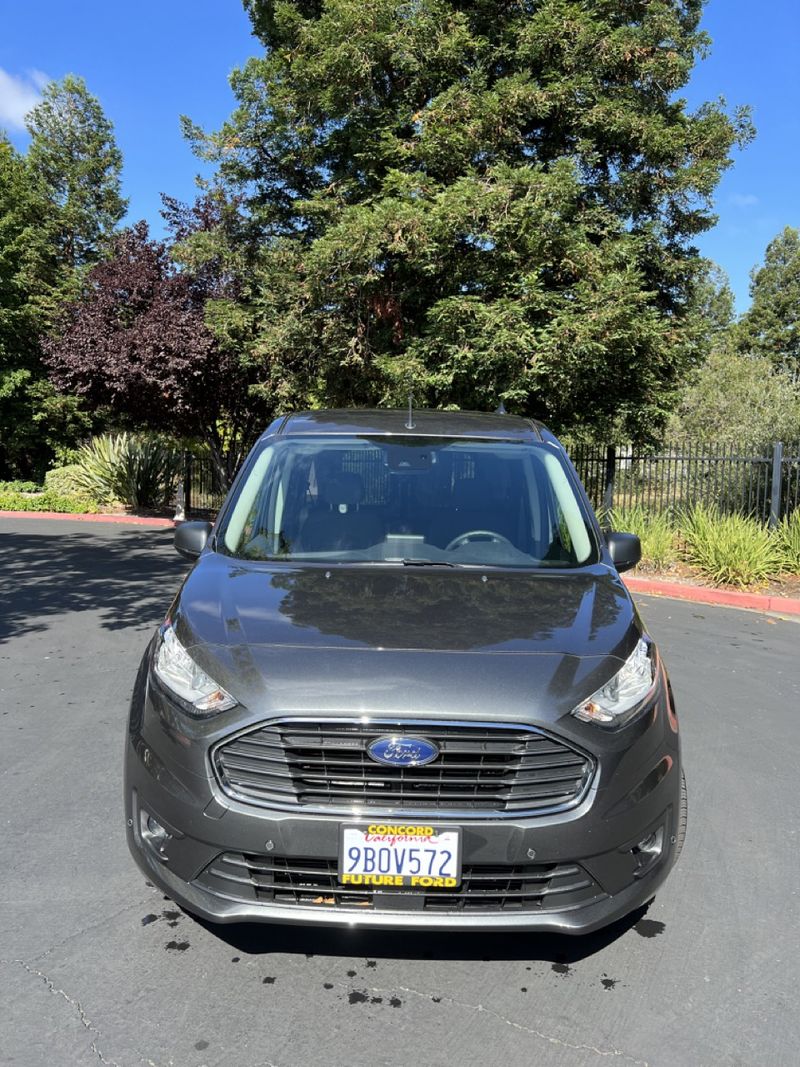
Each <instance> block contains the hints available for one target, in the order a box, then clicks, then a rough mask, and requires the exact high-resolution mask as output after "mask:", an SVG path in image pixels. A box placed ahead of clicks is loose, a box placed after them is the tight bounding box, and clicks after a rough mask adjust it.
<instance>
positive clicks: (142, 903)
mask: <svg viewBox="0 0 800 1067" xmlns="http://www.w3.org/2000/svg"><path fill="white" fill-rule="evenodd" d="M157 892H158V890H156V889H153V890H151V891H150V896H151V897H152V895H153V893H157ZM148 903H149V898H148V897H143V898H142V899H141V900H134V901H133V903H131V904H126V905H125V907H124V908H120V909H119V911H115V912H114V913H113V914H112V915H107V916H106V917H105V918H104V919H98V920H97V921H96V922H93V923H89V925H88V926H84V927H83V929H81V930H76V931H75V933H72V934H68V935H67V936H66V937H64V938H62V939H61V941H56V943H55V944H54V945H51V946H50V948H46V949H45V950H44V951H43V952H38V953H37V954H36V955H35V956H31V957H29V962H30V963H39V962H40V961H41V960H43V959H45V958H46V957H47V956H49V955H50V953H51V952H55V950H56V949H57V948H63V947H64V945H68V944H69V943H70V941H74V940H75V938H76V937H82V936H83V935H84V934H88V933H91V931H92V930H99V929H100V928H101V927H102V926H105V925H106V924H107V923H110V922H113V921H114V919H118V918H119V917H120V915H124V914H125V912H126V911H134V910H136V909H137V908H144V907H146V906H147V904H148ZM0 962H3V963H5V962H7V961H5V960H2V961H0ZM10 962H11V963H23V964H24V961H23V960H20V959H14V960H11V961H10Z"/></svg>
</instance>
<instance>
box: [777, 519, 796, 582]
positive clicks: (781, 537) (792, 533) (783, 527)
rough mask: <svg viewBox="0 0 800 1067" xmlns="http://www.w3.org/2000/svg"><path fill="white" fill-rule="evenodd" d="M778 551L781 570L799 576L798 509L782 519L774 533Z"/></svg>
mask: <svg viewBox="0 0 800 1067" xmlns="http://www.w3.org/2000/svg"><path fill="white" fill-rule="evenodd" d="M775 539H776V541H777V542H778V548H779V549H780V553H781V557H782V563H783V569H784V570H785V571H788V572H789V573H790V574H800V508H797V509H796V510H795V511H793V512H792V514H791V515H789V516H787V517H785V518H783V519H782V520H781V523H780V525H779V526H778V528H777V530H776V531H775Z"/></svg>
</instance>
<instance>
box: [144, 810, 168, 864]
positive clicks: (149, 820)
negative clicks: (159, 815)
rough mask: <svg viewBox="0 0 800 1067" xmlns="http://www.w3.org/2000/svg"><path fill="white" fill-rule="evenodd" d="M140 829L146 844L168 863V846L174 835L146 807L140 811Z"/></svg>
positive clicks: (162, 860) (160, 858)
mask: <svg viewBox="0 0 800 1067" xmlns="http://www.w3.org/2000/svg"><path fill="white" fill-rule="evenodd" d="M139 829H140V832H141V835H142V840H143V841H144V842H145V844H147V845H149V847H150V848H151V849H152V850H153V852H155V854H156V856H157V857H158V858H159V860H161V862H162V863H168V862H169V856H168V855H167V846H168V845H169V843H170V841H171V840H172V835H171V834H170V833H169V832H168V831H167V830H165V829H164V827H163V826H162V825H161V823H160V822H159V821H158V819H156V818H155V817H154V816H153V815H150V814H149V813H148V812H146V811H145V810H144V809H141V810H140V812H139Z"/></svg>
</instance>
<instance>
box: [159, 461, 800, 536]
mask: <svg viewBox="0 0 800 1067" xmlns="http://www.w3.org/2000/svg"><path fill="white" fill-rule="evenodd" d="M570 457H571V459H572V462H573V463H574V464H575V467H576V468H577V471H578V474H579V475H580V478H581V481H582V482H583V484H584V485H585V486H586V491H587V493H588V494H589V498H590V499H591V501H592V503H593V504H594V506H595V508H596V509H597V510H598V511H599V512H606V513H607V512H609V511H610V510H611V509H612V508H625V507H631V506H633V505H642V506H643V507H645V508H647V509H648V510H650V511H670V512H676V511H679V510H681V509H685V508H689V507H691V506H692V505H693V504H699V503H703V504H713V505H716V506H717V507H718V508H719V509H720V510H721V511H723V512H726V513H732V512H736V513H739V514H743V515H752V516H754V517H755V518H758V519H761V520H762V521H764V522H768V523H770V525H773V526H774V525H775V524H776V523H777V522H778V521H779V520H780V519H781V518H782V517H783V516H784V515H789V514H790V513H791V512H792V511H794V510H795V508H798V507H800V442H797V443H795V444H792V445H784V444H783V443H781V442H776V443H775V444H774V445H772V446H771V447H770V448H766V449H742V448H734V447H733V446H729V445H724V444H719V445H715V444H708V443H702V444H700V443H697V442H692V441H681V442H677V443H676V442H673V443H671V444H668V445H665V446H664V447H663V448H661V449H659V450H658V451H656V452H647V451H644V450H639V449H636V448H634V447H633V446H632V445H626V444H617V445H575V446H574V447H572V448H571V449H570ZM225 492H226V487H225V485H224V484H223V483H222V481H221V479H220V476H219V474H218V472H217V470H216V468H215V466H214V464H213V463H212V462H211V460H210V459H209V458H208V457H199V456H193V455H190V454H188V453H187V455H186V465H185V470H184V478H183V485H182V494H183V501H182V503H183V509H184V512H185V514H186V515H187V516H188V515H189V514H190V513H191V514H192V515H203V516H206V515H208V516H213V515H214V514H215V513H216V512H217V511H218V509H219V507H220V505H221V504H222V501H223V500H224V499H225ZM179 504H180V501H179Z"/></svg>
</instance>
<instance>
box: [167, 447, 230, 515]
mask: <svg viewBox="0 0 800 1067" xmlns="http://www.w3.org/2000/svg"><path fill="white" fill-rule="evenodd" d="M226 492H227V487H226V486H225V484H224V483H223V481H222V478H221V477H220V474H219V471H218V470H217V468H216V466H215V465H214V463H213V462H212V461H211V459H210V458H209V457H208V456H194V455H192V454H191V452H186V453H184V468H183V481H182V484H181V486H180V489H179V493H178V501H177V506H178V511H179V512H180V510H181V509H182V510H183V513H184V514H185V515H186V517H187V518H188V517H189V516H190V515H194V516H202V517H209V518H211V517H213V516H214V515H216V513H217V511H219V509H220V506H221V505H222V501H223V500H224V499H225V493H226Z"/></svg>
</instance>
